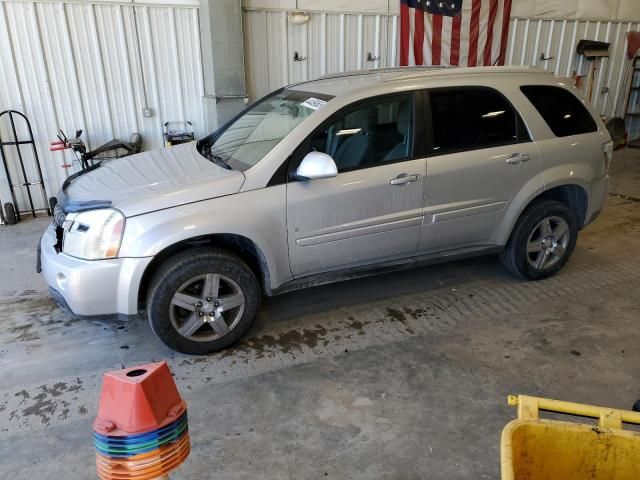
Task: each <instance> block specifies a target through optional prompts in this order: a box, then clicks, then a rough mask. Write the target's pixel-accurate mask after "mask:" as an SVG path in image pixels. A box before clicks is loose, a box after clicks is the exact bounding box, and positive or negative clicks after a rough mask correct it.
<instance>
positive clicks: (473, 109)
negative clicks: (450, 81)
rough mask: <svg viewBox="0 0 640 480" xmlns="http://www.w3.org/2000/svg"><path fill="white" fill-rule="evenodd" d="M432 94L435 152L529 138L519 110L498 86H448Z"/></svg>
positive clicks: (487, 146)
mask: <svg viewBox="0 0 640 480" xmlns="http://www.w3.org/2000/svg"><path fill="white" fill-rule="evenodd" d="M429 96H430V100H431V112H432V126H433V146H432V150H433V153H434V154H444V153H452V152H458V151H464V150H477V149H482V148H490V147H495V146H500V145H509V144H514V143H518V142H521V141H527V140H529V138H528V133H527V132H526V129H525V127H524V124H523V123H522V119H521V118H520V115H519V114H518V112H516V110H515V109H514V108H513V106H512V105H511V103H510V102H509V101H508V100H507V99H506V98H505V97H504V96H503V95H501V94H500V93H498V92H496V91H495V90H492V89H489V88H451V89H449V88H447V89H442V90H432V91H431V92H430V94H429Z"/></svg>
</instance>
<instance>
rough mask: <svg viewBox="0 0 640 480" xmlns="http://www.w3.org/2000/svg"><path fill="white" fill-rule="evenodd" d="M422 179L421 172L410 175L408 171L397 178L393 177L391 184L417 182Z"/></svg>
mask: <svg viewBox="0 0 640 480" xmlns="http://www.w3.org/2000/svg"><path fill="white" fill-rule="evenodd" d="M418 180H420V175H419V174H417V173H416V174H414V175H409V174H407V173H401V174H400V175H398V176H397V177H396V178H393V179H391V181H390V182H389V183H390V184H391V185H408V184H409V183H413V182H417V181H418Z"/></svg>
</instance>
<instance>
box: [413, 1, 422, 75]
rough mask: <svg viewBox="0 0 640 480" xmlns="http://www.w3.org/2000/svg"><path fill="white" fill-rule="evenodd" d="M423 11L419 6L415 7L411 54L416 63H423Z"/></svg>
mask: <svg viewBox="0 0 640 480" xmlns="http://www.w3.org/2000/svg"><path fill="white" fill-rule="evenodd" d="M423 44H424V12H423V11H422V10H420V9H419V8H416V9H415V33H414V37H413V56H414V57H415V59H416V65H424V50H423V48H422V46H423Z"/></svg>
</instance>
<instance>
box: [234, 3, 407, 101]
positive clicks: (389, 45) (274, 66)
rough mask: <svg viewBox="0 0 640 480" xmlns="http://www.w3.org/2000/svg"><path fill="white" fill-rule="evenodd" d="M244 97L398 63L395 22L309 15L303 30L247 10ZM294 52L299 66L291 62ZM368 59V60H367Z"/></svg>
mask: <svg viewBox="0 0 640 480" xmlns="http://www.w3.org/2000/svg"><path fill="white" fill-rule="evenodd" d="M243 27H244V36H245V44H244V45H245V47H244V48H245V66H246V79H247V91H248V94H249V96H250V97H251V98H252V99H255V98H258V97H260V96H262V95H264V94H266V93H268V92H270V91H272V90H274V89H276V88H278V87H281V86H282V85H286V84H288V83H294V82H298V81H301V80H306V79H311V78H315V77H318V76H321V75H324V74H327V73H335V72H341V71H346V70H358V69H364V68H383V67H390V66H394V65H396V63H397V57H398V55H397V40H396V39H397V37H398V17H397V16H394V15H370V14H347V13H345V14H340V13H312V18H311V20H310V21H309V22H308V23H306V24H304V25H294V24H291V23H289V22H288V21H287V13H286V12H285V11H278V10H253V9H252V10H245V11H244V16H243ZM296 52H298V54H299V56H300V57H303V58H305V60H302V61H294V60H293V58H294V55H295V53H296ZM368 58H369V60H368Z"/></svg>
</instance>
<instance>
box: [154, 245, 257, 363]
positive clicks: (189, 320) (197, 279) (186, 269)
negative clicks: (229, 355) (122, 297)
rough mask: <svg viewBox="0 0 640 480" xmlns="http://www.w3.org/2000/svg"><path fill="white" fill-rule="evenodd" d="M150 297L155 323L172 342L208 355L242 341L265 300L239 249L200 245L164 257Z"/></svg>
mask: <svg viewBox="0 0 640 480" xmlns="http://www.w3.org/2000/svg"><path fill="white" fill-rule="evenodd" d="M149 292H150V293H149V295H148V298H147V313H148V317H149V322H150V324H151V328H152V330H153V331H154V333H155V334H156V336H157V337H158V338H159V339H160V340H162V342H163V343H164V344H165V345H167V346H168V347H170V348H172V349H173V350H176V351H178V352H181V353H188V354H193V355H203V354H206V353H211V352H216V351H218V350H222V349H225V348H227V347H229V346H231V345H233V344H234V343H235V342H237V341H238V340H239V339H240V338H241V337H242V336H243V335H244V333H245V332H246V331H247V330H248V329H249V328H250V327H251V325H252V324H253V321H254V319H255V316H256V313H257V311H258V307H259V305H260V285H259V283H258V280H257V279H256V277H255V275H254V274H253V272H252V271H251V269H250V268H249V267H248V266H247V265H246V264H245V263H244V262H243V261H242V260H241V259H240V258H239V257H237V256H236V255H234V254H232V253H230V252H227V251H224V250H219V249H208V248H197V249H193V250H188V251H186V252H183V253H180V254H178V255H176V256H175V257H172V258H171V259H169V260H168V261H167V262H165V263H164V264H163V265H162V266H161V267H160V269H159V270H158V272H157V273H156V274H155V275H154V277H153V280H152V282H151V288H150V290H149Z"/></svg>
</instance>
